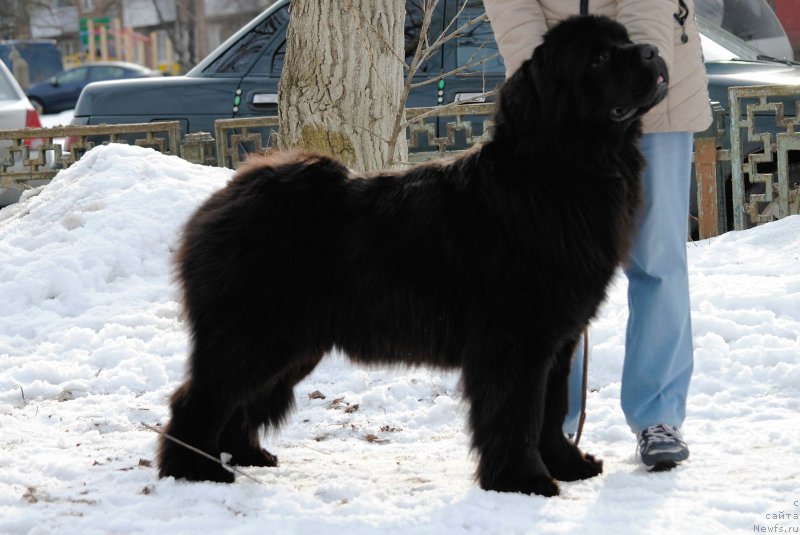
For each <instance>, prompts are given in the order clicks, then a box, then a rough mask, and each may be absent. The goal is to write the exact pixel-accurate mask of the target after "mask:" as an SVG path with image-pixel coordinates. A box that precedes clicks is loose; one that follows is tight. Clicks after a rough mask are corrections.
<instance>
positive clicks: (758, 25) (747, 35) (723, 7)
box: [696, 0, 785, 41]
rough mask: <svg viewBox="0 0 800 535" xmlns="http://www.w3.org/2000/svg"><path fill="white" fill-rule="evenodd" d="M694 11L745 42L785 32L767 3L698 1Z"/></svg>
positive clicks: (753, 1)
mask: <svg viewBox="0 0 800 535" xmlns="http://www.w3.org/2000/svg"><path fill="white" fill-rule="evenodd" d="M696 9H697V13H698V14H699V15H701V16H703V17H705V18H706V19H708V20H710V21H711V22H713V23H715V24H717V25H719V26H722V27H723V28H724V29H726V30H728V31H729V32H731V33H732V34H734V35H735V36H737V37H739V38H741V39H744V40H746V41H750V40H752V39H767V38H770V37H782V36H783V35H784V33H785V32H784V31H783V27H781V24H780V22H779V21H778V18H777V17H776V16H775V12H774V11H772V9H771V8H770V7H769V6H768V5H767V2H766V0H697V1H696Z"/></svg>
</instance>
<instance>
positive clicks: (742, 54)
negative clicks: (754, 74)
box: [695, 16, 759, 61]
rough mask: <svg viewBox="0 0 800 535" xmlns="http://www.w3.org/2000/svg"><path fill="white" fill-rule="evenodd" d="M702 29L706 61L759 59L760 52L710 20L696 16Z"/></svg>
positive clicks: (701, 38) (701, 36)
mask: <svg viewBox="0 0 800 535" xmlns="http://www.w3.org/2000/svg"><path fill="white" fill-rule="evenodd" d="M695 20H696V21H697V26H698V28H699V29H700V41H701V43H702V46H703V57H704V58H705V60H706V61H732V60H751V61H755V60H757V59H759V52H758V50H756V49H755V48H753V47H752V46H750V45H748V44H747V43H745V42H744V41H742V40H741V39H739V38H738V37H736V36H735V35H733V34H731V33H730V32H727V31H725V30H723V29H722V28H720V27H719V26H716V25H715V24H713V23H712V22H710V21H709V20H708V19H705V18H703V17H701V16H696V17H695Z"/></svg>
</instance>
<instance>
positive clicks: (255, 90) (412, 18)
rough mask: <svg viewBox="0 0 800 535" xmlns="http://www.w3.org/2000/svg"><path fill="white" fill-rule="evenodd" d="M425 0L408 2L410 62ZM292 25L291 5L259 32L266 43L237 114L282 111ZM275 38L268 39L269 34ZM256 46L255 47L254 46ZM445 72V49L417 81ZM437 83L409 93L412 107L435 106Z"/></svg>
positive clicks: (245, 82) (434, 27)
mask: <svg viewBox="0 0 800 535" xmlns="http://www.w3.org/2000/svg"><path fill="white" fill-rule="evenodd" d="M422 5H423V0H407V1H406V18H405V37H406V47H405V56H406V62H407V63H410V61H411V59H412V57H413V53H414V51H415V50H416V44H417V42H418V40H419V35H420V31H421V25H422V16H423V10H422ZM442 12H443V9H442V8H437V9H436V12H435V14H434V18H433V22H432V24H431V34H432V35H438V32H440V31H441V21H442ZM288 24H289V10H288V5H287V6H285V7H284V8H281V9H279V10H278V11H276V12H275V13H274V14H273V16H272V17H270V18H269V19H268V20H265V21H264V23H263V24H262V25H261V26H262V27H260V29H259V31H260V32H261V33H262V34H263V35H264V36H265V37H264V41H265V43H264V44H263V46H262V47H261V49H260V52H258V54H259V58H258V60H257V61H255V62H253V64H252V67H251V68H250V70H249V71H248V73H247V74H246V75H245V76H244V78H243V79H242V84H241V86H240V88H239V90H240V91H239V95H240V103H239V105H238V109H237V110H235V114H234V116H235V117H249V116H258V115H277V113H278V107H277V103H278V84H279V82H280V77H281V72H282V71H283V62H284V57H285V55H286V28H287V27H288ZM267 35H270V36H271V37H269V38H267V37H266V36H267ZM254 48H255V47H254ZM440 71H441V51H439V52H437V53H436V54H434V55H433V56H432V57H431V58H429V59H428V60H427V61H425V62H424V63H423V64H422V65H421V66H420V69H419V70H418V72H417V73H416V75H415V76H414V83H415V84H420V83H423V82H425V81H426V80H428V79H429V78H431V77H433V76H436V75H438V74H439V72H440ZM436 91H437V89H436V85H435V84H429V85H424V86H422V85H421V86H419V87H414V88H413V89H412V90H411V93H410V94H409V100H408V106H415V107H421V106H434V105H436Z"/></svg>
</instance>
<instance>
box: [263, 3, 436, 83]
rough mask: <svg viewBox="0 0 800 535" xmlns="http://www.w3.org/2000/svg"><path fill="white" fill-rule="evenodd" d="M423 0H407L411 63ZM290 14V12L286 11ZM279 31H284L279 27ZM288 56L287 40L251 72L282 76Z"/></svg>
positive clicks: (407, 44)
mask: <svg viewBox="0 0 800 535" xmlns="http://www.w3.org/2000/svg"><path fill="white" fill-rule="evenodd" d="M422 3H423V0H406V18H405V29H404V33H405V56H406V58H405V59H406V63H407V64H410V63H411V60H412V59H413V58H414V52H415V51H416V49H417V43H419V36H420V33H421V32H422V18H423V16H424V12H423V8H422ZM286 14H287V16H288V12H287V13H286ZM277 31H279V32H280V31H282V30H281V28H277ZM285 57H286V41H285V40H284V41H283V42H281V43H280V45H278V47H277V48H276V49H275V51H274V52H273V53H272V54H264V55H263V56H262V57H261V58H259V60H258V62H257V63H256V64H255V65H254V66H253V68H252V70H251V74H254V75H256V76H259V75H261V76H266V75H269V74H274V75H276V76H280V73H281V71H282V70H283V62H284V59H285ZM427 69H428V62H425V63H423V64H422V65H421V66H420V68H419V70H418V71H417V72H418V73H425V72H427Z"/></svg>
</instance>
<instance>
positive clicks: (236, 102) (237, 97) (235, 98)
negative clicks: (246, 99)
mask: <svg viewBox="0 0 800 535" xmlns="http://www.w3.org/2000/svg"><path fill="white" fill-rule="evenodd" d="M241 101H242V97H240V96H239V95H236V96H235V97H233V105H234V106H238V105H239V103H240V102H241Z"/></svg>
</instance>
